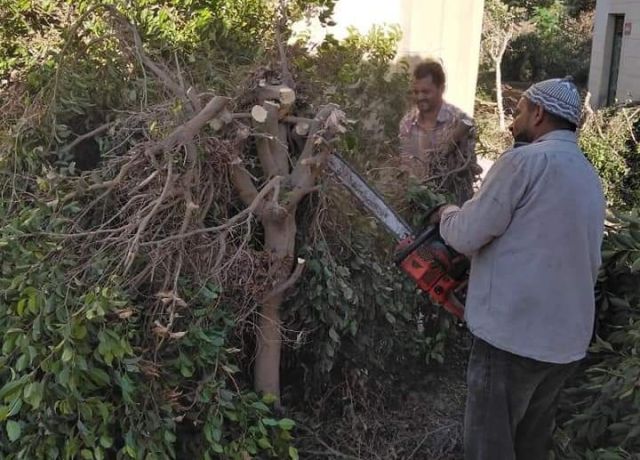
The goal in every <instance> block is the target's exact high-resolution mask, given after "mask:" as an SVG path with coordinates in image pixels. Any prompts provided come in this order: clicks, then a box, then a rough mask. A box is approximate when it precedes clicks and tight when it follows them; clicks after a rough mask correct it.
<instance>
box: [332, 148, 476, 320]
mask: <svg viewBox="0 0 640 460" xmlns="http://www.w3.org/2000/svg"><path fill="white" fill-rule="evenodd" d="M328 167H329V169H330V170H331V172H332V173H333V175H334V176H335V177H336V179H338V181H339V182H340V183H341V184H342V185H344V186H345V187H346V188H347V189H348V190H349V191H350V192H351V193H352V194H353V195H354V196H355V197H356V198H357V199H358V201H359V202H360V203H361V204H362V205H363V206H364V207H365V208H366V209H367V210H368V211H369V212H370V213H371V214H372V215H373V216H374V217H375V218H376V219H378V221H380V222H381V223H382V224H383V225H384V226H385V228H386V229H387V230H388V231H389V233H391V234H392V235H393V236H394V237H395V238H396V239H397V241H398V242H399V243H398V246H397V247H396V257H395V261H396V263H397V264H398V266H399V267H400V268H401V269H402V270H403V271H404V272H405V273H406V274H407V275H409V277H410V278H411V279H413V280H414V281H415V282H416V284H417V286H418V287H419V288H420V289H421V290H422V291H424V292H425V293H426V294H427V295H428V296H429V299H430V300H431V302H432V303H434V304H437V305H440V306H442V307H443V308H444V309H445V310H447V311H448V312H450V313H452V314H453V315H455V316H456V317H458V318H459V319H463V317H464V304H463V302H462V301H461V299H460V296H459V294H461V293H462V292H463V291H464V287H465V286H466V283H467V277H468V269H469V260H468V259H467V258H466V257H464V256H463V255H461V254H458V253H457V252H456V251H454V250H453V249H452V248H450V247H449V246H447V245H446V244H445V243H444V241H443V240H442V238H441V237H440V232H439V228H438V226H437V225H433V226H430V227H427V229H426V230H425V231H423V232H422V233H420V234H418V235H415V233H414V232H413V230H412V229H411V227H409V226H408V225H407V224H406V223H405V221H404V220H403V219H402V218H401V217H400V216H399V215H398V214H397V213H396V212H395V211H394V210H393V209H392V208H391V207H390V206H389V205H387V203H386V202H385V201H384V200H383V199H382V197H381V196H380V195H379V194H378V193H377V192H376V191H375V190H374V189H373V188H371V187H370V186H369V184H367V182H366V181H365V180H364V179H363V178H362V177H361V176H360V175H359V174H358V173H357V172H356V171H355V170H354V169H353V168H351V166H350V165H349V164H348V163H346V162H345V161H344V160H343V159H342V158H341V157H340V156H339V155H337V154H333V155H331V156H330V157H329V162H328Z"/></svg>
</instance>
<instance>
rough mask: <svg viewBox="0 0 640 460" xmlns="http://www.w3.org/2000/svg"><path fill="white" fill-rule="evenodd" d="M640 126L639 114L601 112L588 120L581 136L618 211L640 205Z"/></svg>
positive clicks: (628, 111)
mask: <svg viewBox="0 0 640 460" xmlns="http://www.w3.org/2000/svg"><path fill="white" fill-rule="evenodd" d="M639 123H640V117H639V113H638V111H634V110H630V109H613V110H601V111H599V112H597V113H595V114H594V115H593V116H592V117H591V118H590V119H589V120H587V122H586V124H585V125H584V126H583V128H582V130H581V133H580V146H581V148H582V150H583V151H584V152H585V154H586V155H587V157H588V158H589V161H591V163H592V164H593V165H594V166H595V168H596V169H597V170H598V173H599V174H600V177H601V179H602V182H603V187H604V190H605V194H606V196H607V199H608V201H609V203H610V204H611V205H612V206H613V207H614V208H630V207H636V206H638V205H639V204H640V177H639V176H638V170H637V166H638V161H639V160H640V151H639V150H638V143H637V142H636V140H635V139H636V138H635V137H634V136H635V133H634V132H635V131H637V126H638V124H639Z"/></svg>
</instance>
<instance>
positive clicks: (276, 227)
mask: <svg viewBox="0 0 640 460" xmlns="http://www.w3.org/2000/svg"><path fill="white" fill-rule="evenodd" d="M269 214H270V213H269V212H268V211H267V215H265V217H264V220H263V226H264V232H265V249H266V250H267V251H268V252H269V253H270V255H271V257H272V259H271V262H272V268H273V278H274V284H273V289H274V290H275V291H277V290H278V288H279V286H281V285H282V284H284V283H286V281H287V279H288V278H289V276H290V274H291V272H292V269H293V264H294V257H293V255H294V254H293V253H294V246H295V237H296V230H297V229H296V221H295V213H287V214H286V215H285V216H284V217H276V218H273V217H275V216H271V215H269ZM283 299H284V293H283V292H278V293H277V294H275V295H273V296H270V295H269V294H267V296H266V298H265V301H264V302H263V305H262V309H261V314H260V320H259V324H258V327H259V331H258V336H257V354H256V363H255V367H254V386H255V389H256V391H258V392H260V393H265V394H271V395H273V396H275V397H276V398H277V402H276V404H277V405H278V404H279V401H280V355H281V348H282V337H281V335H280V326H281V321H280V306H281V304H282V301H283Z"/></svg>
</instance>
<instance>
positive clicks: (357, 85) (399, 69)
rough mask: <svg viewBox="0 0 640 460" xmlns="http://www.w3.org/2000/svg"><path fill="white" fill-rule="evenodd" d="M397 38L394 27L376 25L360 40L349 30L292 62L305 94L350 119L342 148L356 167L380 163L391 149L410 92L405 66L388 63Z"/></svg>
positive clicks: (359, 37) (397, 32)
mask: <svg viewBox="0 0 640 460" xmlns="http://www.w3.org/2000/svg"><path fill="white" fill-rule="evenodd" d="M400 38H401V35H400V31H399V29H398V28H396V27H391V28H383V27H380V26H375V27H373V28H372V29H371V30H370V31H369V32H368V33H367V34H364V35H362V34H359V33H357V32H356V31H355V30H351V31H350V34H349V36H348V37H347V38H346V39H344V40H343V41H337V40H335V39H334V38H332V37H328V38H327V39H326V40H325V41H324V42H323V43H322V45H321V46H320V47H319V49H318V50H317V53H316V54H315V55H307V54H305V55H303V56H300V58H299V59H297V60H296V67H297V68H298V69H299V72H300V76H301V80H303V81H305V82H308V83H307V84H309V85H310V86H311V88H310V89H311V91H310V94H314V95H315V96H316V98H317V100H319V101H320V100H324V101H326V100H331V101H334V102H335V103H337V104H338V105H340V107H341V108H342V109H343V110H344V111H345V112H346V114H347V116H348V117H349V118H350V119H351V120H353V124H352V126H351V129H350V130H349V132H348V133H347V134H346V136H345V137H344V146H343V148H344V149H346V150H348V152H349V155H350V160H352V161H356V162H358V163H359V164H364V163H365V162H372V163H376V162H380V161H381V159H382V158H383V154H384V153H388V150H389V149H390V148H393V149H395V144H396V142H395V138H396V136H397V129H398V123H399V121H400V118H401V117H402V115H403V113H404V111H405V110H406V100H407V94H408V89H409V72H408V70H409V67H408V64H407V63H406V62H399V63H393V62H392V60H393V58H394V57H395V55H396V49H397V45H398V43H399V41H400Z"/></svg>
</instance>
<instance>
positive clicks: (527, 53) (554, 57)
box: [503, 1, 593, 85]
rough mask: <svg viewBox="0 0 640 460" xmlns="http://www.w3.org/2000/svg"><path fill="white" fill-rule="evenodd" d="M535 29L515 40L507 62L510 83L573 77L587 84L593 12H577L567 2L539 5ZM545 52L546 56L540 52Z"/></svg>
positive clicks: (532, 20)
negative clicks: (542, 50) (566, 76)
mask: <svg viewBox="0 0 640 460" xmlns="http://www.w3.org/2000/svg"><path fill="white" fill-rule="evenodd" d="M529 21H530V23H531V25H532V26H533V29H532V28H531V27H528V28H525V29H524V30H523V33H521V34H519V35H518V36H516V37H515V39H514V40H513V42H512V43H511V47H510V49H509V51H507V53H506V55H505V59H504V65H503V72H504V77H505V79H506V80H513V81H539V80H543V79H545V78H552V77H558V76H565V75H572V76H573V77H574V78H575V80H576V82H577V83H578V84H581V85H586V82H587V77H588V75H589V59H590V56H591V36H592V27H593V13H592V12H590V11H585V12H582V13H580V14H574V11H573V10H571V9H570V8H569V7H568V6H566V5H565V4H564V3H563V2H560V1H555V2H554V3H552V4H550V5H548V6H546V7H542V6H537V7H536V8H535V9H534V10H533V11H532V14H531V16H530V18H529ZM541 49H544V50H545V52H544V53H540V50H541Z"/></svg>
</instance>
